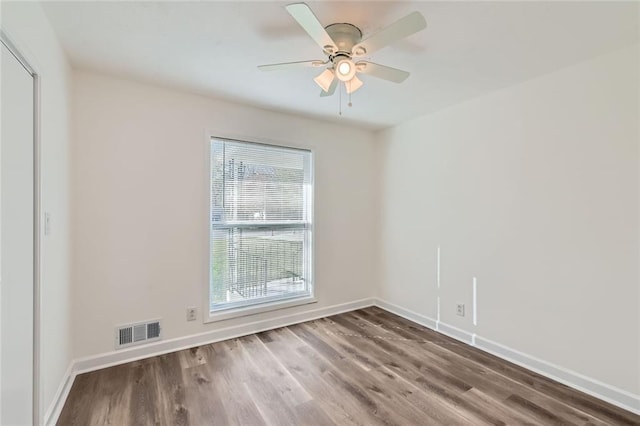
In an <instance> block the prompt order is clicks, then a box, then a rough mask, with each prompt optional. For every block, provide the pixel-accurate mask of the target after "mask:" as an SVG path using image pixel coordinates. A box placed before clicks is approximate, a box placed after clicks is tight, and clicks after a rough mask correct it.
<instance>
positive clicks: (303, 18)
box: [286, 3, 337, 53]
mask: <svg viewBox="0 0 640 426" xmlns="http://www.w3.org/2000/svg"><path fill="white" fill-rule="evenodd" d="M286 9H287V12H289V14H290V15H291V16H292V17H293V19H295V20H296V21H298V24H300V26H301V27H302V28H303V29H304V30H305V31H306V32H307V34H309V35H310V36H311V38H312V39H313V41H315V42H316V43H317V44H318V46H320V47H321V48H322V50H324V51H326V52H327V53H334V52H335V51H336V50H337V48H336V43H335V42H334V41H333V40H332V39H331V37H330V36H329V34H328V33H327V31H326V30H325V29H324V27H323V26H322V24H321V23H320V21H318V18H316V15H314V14H313V11H312V10H311V9H310V8H309V6H307V5H306V4H304V3H293V4H290V5H288V6H287V7H286Z"/></svg>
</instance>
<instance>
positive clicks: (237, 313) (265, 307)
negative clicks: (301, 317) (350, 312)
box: [204, 296, 318, 323]
mask: <svg viewBox="0 0 640 426" xmlns="http://www.w3.org/2000/svg"><path fill="white" fill-rule="evenodd" d="M317 301H318V300H317V299H316V298H315V297H313V296H302V297H296V298H295V299H289V300H281V301H277V302H269V303H262V304H259V305H255V306H245V307H241V308H233V309H226V310H222V311H219V312H210V313H209V317H208V318H205V320H204V322H205V323H209V322H216V321H224V320H228V319H232V318H238V317H245V316H249V315H255V314H260V313H263V312H270V311H277V310H279V309H284V308H291V307H294V306H300V305H307V304H309V303H316V302H317Z"/></svg>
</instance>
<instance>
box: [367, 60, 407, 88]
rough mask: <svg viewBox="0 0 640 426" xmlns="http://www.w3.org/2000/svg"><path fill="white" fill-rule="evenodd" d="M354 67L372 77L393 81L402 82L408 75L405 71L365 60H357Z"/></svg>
mask: <svg viewBox="0 0 640 426" xmlns="http://www.w3.org/2000/svg"><path fill="white" fill-rule="evenodd" d="M356 69H357V70H358V72H361V73H363V74H368V75H370V76H372V77H377V78H381V79H383V80H389V81H393V82H394V83H402V82H403V81H405V80H406V79H407V77H409V73H408V72H407V71H402V70H399V69H397V68H391V67H387V66H385V65H380V64H374V63H373V62H367V61H360V62H358V63H357V64H356Z"/></svg>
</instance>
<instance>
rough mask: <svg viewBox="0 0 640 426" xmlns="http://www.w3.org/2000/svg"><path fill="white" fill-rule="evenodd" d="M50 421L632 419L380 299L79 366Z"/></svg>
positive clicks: (324, 422) (603, 421)
mask: <svg viewBox="0 0 640 426" xmlns="http://www.w3.org/2000/svg"><path fill="white" fill-rule="evenodd" d="M58 424H59V425H103V424H111V425H150V424H161V425H251V426H252V425H263V424H273V425H333V424H336V425H350V424H360V425H373V424H389V425H391V424H397V425H431V424H444V425H458V424H471V425H481V424H509V425H511V424H544V425H547V424H562V425H571V424H583V425H584V424H589V425H603V424H635V425H640V416H636V415H634V414H632V413H629V412H626V411H624V410H621V409H619V408H616V407H614V406H612V405H610V404H607V403H605V402H602V401H600V400H598V399H595V398H592V397H590V396H588V395H585V394H583V393H580V392H578V391H575V390H572V389H570V388H568V387H566V386H564V385H561V384H559V383H556V382H554V381H552V380H549V379H547V378H544V377H542V376H540V375H537V374H535V373H531V372H529V371H527V370H525V369H523V368H521V367H518V366H515V365H513V364H510V363H508V362H505V361H503V360H501V359H499V358H496V357H494V356H491V355H488V354H486V353H484V352H482V351H480V350H478V349H475V348H473V347H470V346H468V345H465V344H463V343H460V342H457V341H455V340H453V339H450V338H448V337H446V336H443V335H441V334H438V333H436V332H434V331H431V330H429V329H426V328H424V327H421V326H419V325H416V324H415V323H412V322H410V321H408V320H405V319H403V318H400V317H397V316H395V315H392V314H390V313H388V312H386V311H383V310H381V309H378V308H367V309H363V310H359V311H355V312H349V313H345V314H340V315H336V316H333V317H329V318H324V319H320V320H316V321H311V322H307V323H304V324H299V325H294V326H290V327H285V328H280V329H277V330H273V331H268V332H265V333H260V334H254V335H251V336H247V337H242V338H239V339H233V340H229V341H225V342H219V343H215V344H211V345H207V346H202V347H199V348H193V349H190V350H185V351H181V352H175V353H171V354H167V355H162V356H158V357H154V358H150V359H146V360H142V361H136V362H133V363H129V364H125V365H121V366H117V367H111V368H107V369H104V370H100V371H95V372H91V373H87V374H82V375H79V376H78V377H77V378H76V380H75V383H74V384H73V388H72V389H71V393H70V395H69V398H68V399H67V402H66V405H65V406H64V409H63V411H62V414H61V416H60V419H59V421H58Z"/></svg>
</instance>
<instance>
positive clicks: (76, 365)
mask: <svg viewBox="0 0 640 426" xmlns="http://www.w3.org/2000/svg"><path fill="white" fill-rule="evenodd" d="M373 305H374V299H373V298H367V299H361V300H356V301H353V302H348V303H342V304H339V305H333V306H327V307H323V308H317V309H310V310H306V311H304V312H298V313H294V314H288V315H281V316H278V317H275V318H268V319H264V320H260V321H253V322H249V323H246V324H241V325H236V326H232V327H225V328H220V329H216V330H212V331H207V332H205V333H199V334H193V335H190V336H184V337H178V338H175V339H168V340H161V341H157V342H154V343H150V344H148V345H143V346H136V347H133V348H129V349H124V350H120V351H112V352H107V353H103V354H99V355H94V356H89V357H84V358H78V359H75V360H73V361H72V362H71V365H70V366H69V369H68V371H67V374H66V375H65V377H64V378H63V381H62V383H61V385H60V388H59V389H58V392H57V393H56V397H55V399H54V401H53V402H52V404H51V406H50V408H49V409H48V410H47V414H46V415H45V419H44V420H45V421H44V424H45V425H54V424H55V423H56V422H57V420H58V417H59V416H60V413H61V412H62V408H63V407H64V403H65V401H66V399H67V396H68V395H69V390H70V389H71V385H72V384H73V381H74V380H75V377H76V376H77V375H78V374H82V373H87V372H89V371H94V370H100V369H102V368H107V367H112V366H114V365H119V364H124V363H127V362H132V361H137V360H140V359H144V358H149V357H153V356H157V355H162V354H166V353H169V352H176V351H180V350H183V349H188V348H192V347H194V346H201V345H206V344H210V343H215V342H219V341H222V340H228V339H233V338H236V337H241V336H246V335H249V334H253V333H259V332H261V331H266V330H271V329H274V328H279V327H286V326H289V325H293V324H299V323H301V322H305V321H311V320H314V319H318V318H324V317H327V316H331V315H336V314H340V313H343V312H349V311H353V310H356V309H361V308H366V307H367V306H373Z"/></svg>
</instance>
